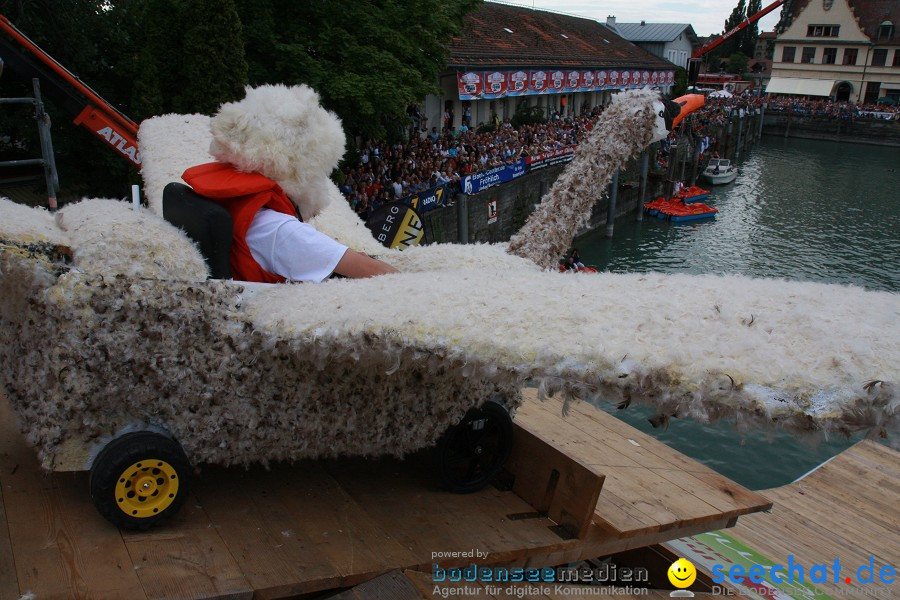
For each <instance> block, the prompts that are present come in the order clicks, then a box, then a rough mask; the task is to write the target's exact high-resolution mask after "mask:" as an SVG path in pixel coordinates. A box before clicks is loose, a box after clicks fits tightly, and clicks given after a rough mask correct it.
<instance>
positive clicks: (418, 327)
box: [245, 267, 900, 441]
mask: <svg viewBox="0 0 900 600" xmlns="http://www.w3.org/2000/svg"><path fill="white" fill-rule="evenodd" d="M245 310H246V311H247V313H248V315H249V317H250V319H251V321H252V322H253V323H254V327H256V328H258V330H260V331H266V332H271V333H275V334H277V335H285V336H290V337H291V338H292V339H294V340H303V342H304V344H305V345H306V346H307V347H315V348H317V350H316V351H317V352H322V356H321V360H323V361H325V362H328V361H330V360H347V357H348V356H353V357H356V358H354V359H353V360H354V361H355V363H354V368H356V369H363V370H364V369H366V368H367V364H366V358H365V357H366V356H382V355H385V354H387V355H395V356H400V355H401V353H402V352H403V351H404V350H409V349H413V350H414V351H415V352H417V353H420V354H421V355H422V356H423V357H425V358H424V359H427V360H430V361H432V364H433V366H434V368H436V369H437V368H443V369H446V370H445V373H444V377H445V378H446V381H447V382H448V383H449V382H450V381H452V380H454V379H455V378H475V379H478V378H489V379H491V380H493V381H495V382H497V383H498V384H503V385H506V386H515V385H521V384H525V383H527V382H533V383H536V384H539V385H540V386H541V388H542V389H543V390H544V391H546V392H563V393H565V394H567V397H570V398H580V397H586V396H591V395H593V396H597V397H598V398H600V399H601V400H606V401H610V402H616V403H619V402H622V401H623V400H625V401H635V402H645V403H649V404H651V405H653V406H655V407H656V408H657V409H658V411H659V412H660V413H661V414H665V415H673V414H675V415H678V416H691V417H694V418H696V419H698V420H700V421H704V422H706V421H714V420H717V419H719V418H725V417H732V418H736V419H738V420H740V421H743V422H749V423H755V424H757V425H760V426H781V427H785V428H787V429H790V430H794V431H816V430H824V431H831V432H840V433H845V434H848V433H851V432H855V431H860V430H868V431H871V432H876V433H878V434H883V435H890V436H893V439H894V440H895V441H896V440H897V434H898V433H900V390H898V381H897V368H896V365H897V364H898V360H900V326H898V325H897V323H898V322H900V321H898V319H897V317H898V315H900V299H898V296H897V295H896V294H890V293H885V292H868V291H865V290H862V289H860V288H854V287H842V286H833V285H823V284H816V283H802V282H786V281H776V280H759V279H750V278H745V277H736V276H729V277H722V276H691V275H660V274H649V275H614V274H603V275H596V276H595V275H571V274H569V275H567V274H559V273H550V272H535V271H533V270H503V269H501V268H493V267H485V268H482V269H477V270H457V271H442V272H430V273H415V274H402V275H395V276H388V277H379V278H375V279H372V280H367V281H336V282H330V283H327V284H325V285H320V286H282V287H271V288H266V289H265V290H263V291H261V292H259V293H257V294H255V295H253V296H252V298H249V299H248V300H247V301H246V306H245ZM348 353H349V354H348ZM451 365H452V368H447V367H448V366H451ZM394 377H397V378H401V379H402V377H403V373H402V371H398V372H397V373H395V374H394ZM872 382H875V383H872ZM412 384H413V382H410V385H412ZM423 401H427V394H425V396H424V397H423Z"/></svg>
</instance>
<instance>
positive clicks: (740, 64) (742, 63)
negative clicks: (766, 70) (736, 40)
mask: <svg viewBox="0 0 900 600" xmlns="http://www.w3.org/2000/svg"><path fill="white" fill-rule="evenodd" d="M748 62H750V58H749V57H748V56H747V55H746V54H744V53H743V52H735V53H734V54H732V55H731V56H729V57H728V72H729V73H735V74H737V75H740V74H741V73H743V72H744V71H746V70H747V63H748Z"/></svg>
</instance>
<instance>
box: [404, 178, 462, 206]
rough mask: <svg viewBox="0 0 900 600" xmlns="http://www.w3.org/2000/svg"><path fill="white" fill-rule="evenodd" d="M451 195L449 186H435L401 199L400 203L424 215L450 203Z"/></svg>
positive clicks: (447, 184) (446, 184)
mask: <svg viewBox="0 0 900 600" xmlns="http://www.w3.org/2000/svg"><path fill="white" fill-rule="evenodd" d="M451 194H452V192H451V191H450V184H449V183H445V184H444V185H438V186H435V187H433V188H431V189H428V190H425V191H423V192H419V193H418V194H413V195H412V196H406V197H405V198H401V199H400V202H402V203H403V204H407V205H409V206H412V207H413V208H414V209H416V210H417V211H419V212H420V213H426V212H428V211H429V210H434V209H435V208H438V207H439V206H444V205H445V204H447V203H448V202H450V201H451V200H452V196H451Z"/></svg>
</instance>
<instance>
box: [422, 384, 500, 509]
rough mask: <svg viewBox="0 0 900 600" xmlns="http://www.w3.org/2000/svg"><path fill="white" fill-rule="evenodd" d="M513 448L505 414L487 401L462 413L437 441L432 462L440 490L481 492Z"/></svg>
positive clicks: (497, 405) (492, 402)
mask: <svg viewBox="0 0 900 600" xmlns="http://www.w3.org/2000/svg"><path fill="white" fill-rule="evenodd" d="M512 444H513V424H512V418H511V417H510V416H509V411H508V410H507V409H506V408H505V407H503V406H502V405H500V404H499V403H497V402H494V401H488V402H485V403H484V404H482V405H481V406H480V407H478V408H473V409H471V410H470V411H469V412H467V413H466V416H465V417H463V420H462V421H460V422H459V423H458V424H456V425H453V426H452V427H449V428H448V429H447V431H446V432H445V433H444V435H442V436H441V438H440V439H439V440H438V443H437V447H436V448H435V462H436V463H437V472H438V476H439V477H440V482H441V486H442V487H444V488H445V489H447V490H448V491H451V492H455V493H458V494H466V493H469V492H475V491H478V490H480V489H482V488H483V487H484V486H486V485H487V484H488V483H490V481H491V479H493V478H494V476H495V475H497V473H499V472H500V469H501V468H503V465H504V463H506V459H507V458H509V453H510V451H511V450H512Z"/></svg>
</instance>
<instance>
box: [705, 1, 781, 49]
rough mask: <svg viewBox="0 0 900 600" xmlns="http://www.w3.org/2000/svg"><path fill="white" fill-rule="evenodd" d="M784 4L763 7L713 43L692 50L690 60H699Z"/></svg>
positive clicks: (779, 2)
mask: <svg viewBox="0 0 900 600" xmlns="http://www.w3.org/2000/svg"><path fill="white" fill-rule="evenodd" d="M784 3H785V0H776V1H775V2H773V3H772V4H770V5H768V6H767V7H765V8H764V9H762V10H761V11H759V12H758V13H756V14H755V15H753V16H750V17H747V18H746V19H744V20H743V21H741V23H740V24H739V25H738V26H737V27H733V28H731V29H729V30H728V31H726V32H725V33H723V34H722V35H720V36H719V37H717V38H716V39H714V40H713V41H711V42H709V43H708V44H706V45H704V46H700V47H699V48H697V49H696V50H694V53H693V54H691V59H697V58H700V57H701V56H703V55H704V54H706V53H707V52H709V51H710V50H712V49H713V48H715V47H717V46H718V45H719V44H721V43H722V42H724V41H725V40H727V39H729V38H731V37H732V36H734V34H736V33H737V32H739V31H741V30H743V29H746V28H747V27H749V26H750V25H752V24H753V23H756V22H757V21H759V20H760V19H762V18H763V17H764V16H766V15H767V14H769V13H770V12H772V11H773V10H775V9H776V8H778V7H779V6H781V5H782V4H784Z"/></svg>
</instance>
